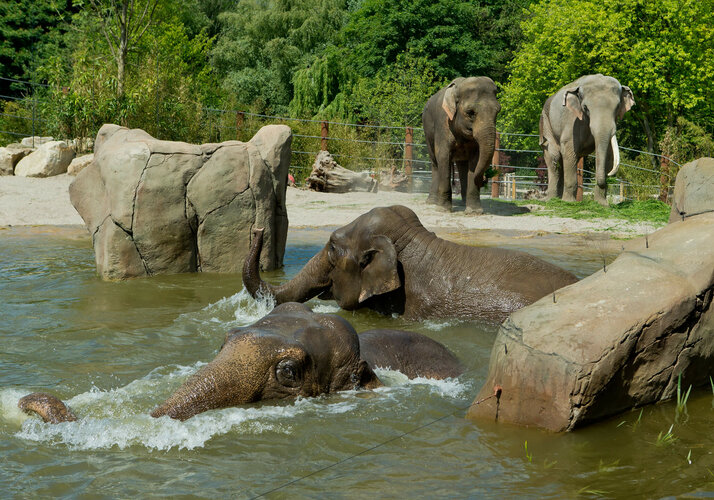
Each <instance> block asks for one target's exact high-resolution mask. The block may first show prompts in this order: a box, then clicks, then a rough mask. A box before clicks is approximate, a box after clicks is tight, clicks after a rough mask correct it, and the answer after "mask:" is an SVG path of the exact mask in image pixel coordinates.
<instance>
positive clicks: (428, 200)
mask: <svg viewBox="0 0 714 500" xmlns="http://www.w3.org/2000/svg"><path fill="white" fill-rule="evenodd" d="M426 203H427V204H428V205H436V204H437V203H438V202H437V200H436V196H432V195H429V196H428V197H427V198H426Z"/></svg>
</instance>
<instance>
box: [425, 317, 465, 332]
mask: <svg viewBox="0 0 714 500" xmlns="http://www.w3.org/2000/svg"><path fill="white" fill-rule="evenodd" d="M458 323H459V322H458V321H447V320H442V321H436V320H433V319H428V320H426V321H424V322H422V326H424V328H426V329H427V330H431V331H434V332H439V331H441V330H443V329H444V328H451V327H452V326H454V325H457V324H458Z"/></svg>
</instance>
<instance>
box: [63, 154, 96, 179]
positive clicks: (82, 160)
mask: <svg viewBox="0 0 714 500" xmlns="http://www.w3.org/2000/svg"><path fill="white" fill-rule="evenodd" d="M92 161H94V154H88V155H82V156H77V157H76V158H75V159H74V160H72V162H71V163H70V164H69V167H67V174H69V175H75V176H76V175H77V174H78V173H80V172H81V171H82V170H84V169H85V168H87V166H89V164H90V163H92Z"/></svg>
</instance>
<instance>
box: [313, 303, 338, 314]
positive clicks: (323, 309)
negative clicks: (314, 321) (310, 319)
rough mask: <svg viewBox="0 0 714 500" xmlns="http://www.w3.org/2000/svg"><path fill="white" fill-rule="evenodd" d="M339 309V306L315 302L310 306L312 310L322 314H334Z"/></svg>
mask: <svg viewBox="0 0 714 500" xmlns="http://www.w3.org/2000/svg"><path fill="white" fill-rule="evenodd" d="M340 311H341V309H340V307H339V306H336V305H333V304H316V305H314V306H313V307H312V312H316V313H322V314H335V313H337V312H340Z"/></svg>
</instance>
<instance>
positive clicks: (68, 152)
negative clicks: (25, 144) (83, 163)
mask: <svg viewBox="0 0 714 500" xmlns="http://www.w3.org/2000/svg"><path fill="white" fill-rule="evenodd" d="M72 158H74V149H72V148H71V147H69V146H68V145H67V143H66V142H64V141H50V142H46V143H44V144H42V145H41V146H40V147H39V148H37V149H36V150H35V151H33V152H32V153H30V154H29V155H27V156H25V157H24V158H23V159H22V160H20V162H19V163H18V164H17V166H16V167H15V175H19V176H22V177H51V176H53V175H59V174H64V173H65V172H67V167H69V164H70V163H71V162H72Z"/></svg>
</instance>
